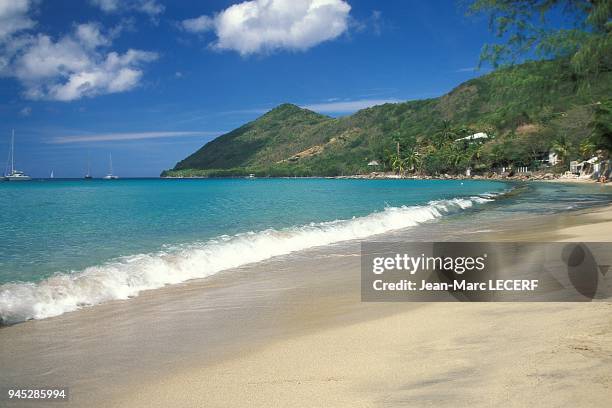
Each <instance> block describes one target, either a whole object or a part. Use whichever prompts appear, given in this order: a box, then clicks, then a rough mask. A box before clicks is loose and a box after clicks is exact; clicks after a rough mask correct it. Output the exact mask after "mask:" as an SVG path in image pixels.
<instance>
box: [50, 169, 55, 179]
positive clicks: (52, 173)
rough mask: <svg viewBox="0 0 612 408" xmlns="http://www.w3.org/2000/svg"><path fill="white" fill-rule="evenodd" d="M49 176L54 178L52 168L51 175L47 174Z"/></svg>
mask: <svg viewBox="0 0 612 408" xmlns="http://www.w3.org/2000/svg"><path fill="white" fill-rule="evenodd" d="M49 178H55V175H54V174H53V170H51V175H50V176H49Z"/></svg>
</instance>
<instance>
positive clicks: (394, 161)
mask: <svg viewBox="0 0 612 408" xmlns="http://www.w3.org/2000/svg"><path fill="white" fill-rule="evenodd" d="M391 168H392V169H393V171H395V172H396V173H397V174H398V175H400V176H401V175H403V174H404V171H405V169H406V160H405V159H402V158H401V157H400V156H399V155H398V154H395V155H393V157H392V158H391Z"/></svg>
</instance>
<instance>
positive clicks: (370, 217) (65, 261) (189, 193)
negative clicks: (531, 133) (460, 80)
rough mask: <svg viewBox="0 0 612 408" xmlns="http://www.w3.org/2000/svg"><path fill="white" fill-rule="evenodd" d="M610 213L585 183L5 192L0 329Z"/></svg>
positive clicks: (133, 183) (35, 186)
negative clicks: (376, 252)
mask: <svg viewBox="0 0 612 408" xmlns="http://www.w3.org/2000/svg"><path fill="white" fill-rule="evenodd" d="M611 202H612V194H611V193H610V189H606V188H598V187H596V186H594V185H569V184H568V185H565V184H555V183H529V184H527V183H513V182H501V181H486V180H359V179H323V178H321V179H318V178H308V179H301V178H300V179H119V180H110V181H109V180H61V179H53V180H47V179H44V180H43V179H41V180H33V181H31V182H0V207H1V211H0V324H2V325H9V324H14V323H20V322H24V321H26V320H30V319H45V318H49V317H53V316H58V315H61V314H64V313H67V312H72V311H75V310H77V309H80V308H84V307H91V306H95V305H98V304H101V303H105V302H108V301H112V300H119V299H130V298H133V297H136V296H138V295H139V294H141V293H142V292H143V291H146V290H151V289H157V288H161V287H164V286H167V285H173V284H179V283H182V282H186V281H189V280H192V279H202V278H206V277H209V276H211V275H214V274H217V273H219V272H221V271H224V270H228V269H231V268H236V267H240V266H242V265H246V264H251V263H256V262H261V261H265V260H268V259H270V258H273V257H277V256H282V255H287V254H292V253H296V252H299V251H303V250H307V249H311V248H315V247H320V246H329V245H335V244H338V243H341V242H346V241H355V240H364V239H371V238H372V237H376V236H379V235H381V234H386V233H389V232H393V231H403V232H404V234H403V237H405V238H406V239H410V237H414V239H415V240H417V239H418V240H426V239H427V235H426V234H424V233H423V231H426V229H424V227H425V226H427V225H431V224H435V223H439V222H441V221H442V220H449V219H453V217H455V218H456V217H461V219H462V220H463V222H464V223H467V224H470V225H475V226H478V228H481V229H486V228H490V229H495V224H496V223H497V222H498V221H499V220H500V219H505V218H508V217H519V218H520V217H523V216H524V217H529V216H531V217H533V216H538V215H544V214H552V213H556V212H562V211H567V210H573V209H580V208H587V207H592V206H598V205H605V204H609V203H611ZM467 224H466V225H467ZM456 225H460V224H456Z"/></svg>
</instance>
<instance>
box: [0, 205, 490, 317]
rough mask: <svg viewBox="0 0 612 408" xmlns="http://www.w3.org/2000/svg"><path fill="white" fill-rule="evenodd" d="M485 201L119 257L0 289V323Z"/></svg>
mask: <svg viewBox="0 0 612 408" xmlns="http://www.w3.org/2000/svg"><path fill="white" fill-rule="evenodd" d="M493 199H494V196H493V195H483V196H478V197H470V198H455V199H451V200H439V201H431V202H429V203H427V205H421V206H402V207H388V208H385V209H384V210H383V211H380V212H374V213H371V214H369V215H366V216H363V217H355V218H352V219H348V220H337V221H331V222H321V223H311V224H308V225H303V226H299V227H291V228H285V229H280V230H276V229H267V230H264V231H259V232H246V233H241V234H237V235H234V236H221V237H218V238H216V239H212V240H209V241H206V242H201V243H195V244H190V245H183V246H180V247H176V248H172V249H168V250H163V251H158V252H154V253H147V254H138V255H132V256H127V257H121V258H117V259H115V260H112V261H109V262H106V263H104V264H101V265H97V266H91V267H88V268H86V269H84V270H82V271H79V272H72V273H57V274H55V275H54V276H52V277H50V278H47V279H45V280H42V281H40V282H35V283H33V282H30V283H26V282H17V283H7V284H4V285H1V286H0V324H5V325H6V324H13V323H19V322H23V321H26V320H29V319H43V318H47V317H52V316H58V315H61V314H63V313H66V312H70V311H74V310H77V309H79V308H81V307H85V306H92V305H96V304H100V303H103V302H107V301H110V300H115V299H128V298H130V297H134V296H137V295H138V294H139V293H140V292H141V291H144V290H149V289H156V288H160V287H163V286H166V285H171V284H176V283H180V282H184V281H187V280H190V279H197V278H205V277H207V276H210V275H214V274H215V273H218V272H220V271H222V270H225V269H229V268H234V267H238V266H241V265H245V264H249V263H253V262H259V261H263V260H266V259H269V258H271V257H274V256H278V255H285V254H289V253H291V252H295V251H299V250H303V249H307V248H312V247H316V246H322V245H328V244H332V243H336V242H340V241H348V240H354V239H363V238H366V237H369V236H372V235H377V234H382V233H385V232H389V231H392V230H398V229H402V228H407V227H412V226H415V225H418V224H421V223H423V222H426V221H431V220H434V219H436V218H439V217H442V216H444V215H446V214H451V213H453V212H458V211H461V210H464V209H467V208H470V207H473V206H474V205H475V204H483V203H486V202H489V201H493Z"/></svg>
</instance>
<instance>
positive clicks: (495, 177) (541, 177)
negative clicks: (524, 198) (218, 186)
mask: <svg viewBox="0 0 612 408" xmlns="http://www.w3.org/2000/svg"><path fill="white" fill-rule="evenodd" d="M159 178H160V179H170V180H182V179H185V180H202V179H203V180H207V179H224V178H229V179H244V178H246V179H269V178H278V179H296V178H297V179H336V180H343V179H346V180H487V181H523V182H548V183H571V184H597V185H601V186H611V185H612V183H610V182H606V183H601V182H600V181H598V180H595V179H593V178H590V177H588V178H584V177H564V176H562V175H558V174H552V173H544V174H536V175H513V176H508V175H499V174H496V173H491V174H490V175H487V176H483V175H472V176H465V175H461V174H459V175H457V174H443V175H438V176H429V175H411V176H400V175H398V174H395V173H376V172H374V173H369V174H353V175H348V176H292V177H289V176H284V177H277V176H270V177H248V176H227V177H208V176H160V177H159Z"/></svg>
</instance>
